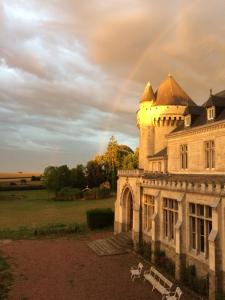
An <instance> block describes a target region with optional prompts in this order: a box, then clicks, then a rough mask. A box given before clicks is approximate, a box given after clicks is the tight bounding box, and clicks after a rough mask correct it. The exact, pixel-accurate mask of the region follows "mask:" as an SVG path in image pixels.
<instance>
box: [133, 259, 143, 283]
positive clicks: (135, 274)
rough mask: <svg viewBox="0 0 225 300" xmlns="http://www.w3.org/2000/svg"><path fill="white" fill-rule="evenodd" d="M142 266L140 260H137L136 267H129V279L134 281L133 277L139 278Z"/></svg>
mask: <svg viewBox="0 0 225 300" xmlns="http://www.w3.org/2000/svg"><path fill="white" fill-rule="evenodd" d="M143 268H144V266H143V265H142V263H141V262H139V264H138V266H137V267H131V268H130V273H131V275H130V277H131V279H132V280H133V281H134V279H135V278H140V277H141V275H142V271H143Z"/></svg>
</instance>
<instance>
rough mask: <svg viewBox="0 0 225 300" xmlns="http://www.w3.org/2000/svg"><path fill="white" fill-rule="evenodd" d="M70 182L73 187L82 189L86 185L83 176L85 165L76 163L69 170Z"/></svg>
mask: <svg viewBox="0 0 225 300" xmlns="http://www.w3.org/2000/svg"><path fill="white" fill-rule="evenodd" d="M70 184H71V187H73V188H78V189H83V188H85V187H86V185H87V179H86V176H85V167H84V166H83V165H77V166H76V168H73V169H71V171H70Z"/></svg>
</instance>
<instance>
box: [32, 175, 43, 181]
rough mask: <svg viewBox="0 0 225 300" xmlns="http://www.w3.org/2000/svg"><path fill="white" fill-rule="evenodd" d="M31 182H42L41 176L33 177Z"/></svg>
mask: <svg viewBox="0 0 225 300" xmlns="http://www.w3.org/2000/svg"><path fill="white" fill-rule="evenodd" d="M31 181H41V176H32V177H31Z"/></svg>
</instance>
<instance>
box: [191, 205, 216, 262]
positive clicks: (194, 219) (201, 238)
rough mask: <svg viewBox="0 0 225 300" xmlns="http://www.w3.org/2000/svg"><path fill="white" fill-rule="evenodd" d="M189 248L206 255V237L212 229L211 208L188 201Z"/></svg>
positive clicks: (207, 247)
mask: <svg viewBox="0 0 225 300" xmlns="http://www.w3.org/2000/svg"><path fill="white" fill-rule="evenodd" d="M189 218H190V248H191V249H193V250H195V251H196V252H197V253H203V254H204V255H205V256H206V257H207V256H208V250H209V245H208V237H209V234H210V232H211V230H212V208H211V207H210V206H207V205H200V204H195V203H189Z"/></svg>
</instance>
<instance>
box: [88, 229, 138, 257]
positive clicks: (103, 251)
mask: <svg viewBox="0 0 225 300" xmlns="http://www.w3.org/2000/svg"><path fill="white" fill-rule="evenodd" d="M88 246H89V247H90V248H91V249H92V250H93V251H94V252H95V253H96V254H97V255H100V256H103V255H118V254H124V253H128V252H130V251H131V250H132V248H133V243H132V240H131V236H130V234H128V233H119V234H116V235H113V236H111V237H109V238H106V239H98V240H95V241H92V242H90V243H88Z"/></svg>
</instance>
